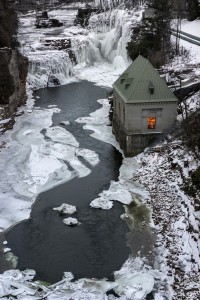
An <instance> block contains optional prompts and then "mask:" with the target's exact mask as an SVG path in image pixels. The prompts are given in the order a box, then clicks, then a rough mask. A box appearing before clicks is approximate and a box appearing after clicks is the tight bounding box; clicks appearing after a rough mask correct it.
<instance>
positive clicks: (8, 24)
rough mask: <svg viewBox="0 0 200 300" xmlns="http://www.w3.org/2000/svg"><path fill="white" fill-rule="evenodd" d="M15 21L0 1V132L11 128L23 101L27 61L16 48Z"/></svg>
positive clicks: (1, 0)
mask: <svg viewBox="0 0 200 300" xmlns="http://www.w3.org/2000/svg"><path fill="white" fill-rule="evenodd" d="M17 22H18V21H17V15H16V13H15V12H14V11H13V10H10V9H8V8H7V6H6V1H4V0H0V133H1V132H3V131H5V130H6V129H9V128H11V127H12V125H13V124H14V116H15V113H16V111H17V108H18V107H19V106H20V105H22V104H24V103H25V101H26V76H27V72H28V60H27V59H26V58H24V57H23V56H22V55H21V54H20V53H19V51H18V50H17V46H18V45H17V42H16V38H15V36H16V30H17Z"/></svg>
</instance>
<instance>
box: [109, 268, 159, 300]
mask: <svg viewBox="0 0 200 300" xmlns="http://www.w3.org/2000/svg"><path fill="white" fill-rule="evenodd" d="M116 282H117V283H118V286H117V287H116V288H115V291H116V293H117V294H118V295H120V296H126V297H127V299H135V300H140V299H141V300H142V299H145V296H146V295H147V294H149V293H150V292H151V291H152V290H153V287H154V277H153V276H152V275H151V274H147V273H140V274H126V275H123V276H121V277H119V278H117V279H116Z"/></svg>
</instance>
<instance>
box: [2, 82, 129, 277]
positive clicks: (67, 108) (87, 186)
mask: <svg viewBox="0 0 200 300" xmlns="http://www.w3.org/2000/svg"><path fill="white" fill-rule="evenodd" d="M34 96H35V97H36V98H37V99H38V97H40V98H39V100H37V101H36V103H35V106H39V107H40V108H42V109H43V108H44V109H45V108H47V107H48V106H49V105H53V104H54V105H55V104H56V105H57V107H58V108H59V109H60V110H61V111H60V113H56V114H54V115H53V124H52V126H61V127H63V128H66V129H67V130H68V131H69V132H70V133H72V134H73V136H74V137H75V138H76V140H77V141H78V142H79V145H80V147H81V148H87V149H89V150H93V151H95V152H96V153H97V154H98V156H99V159H100V163H99V164H97V165H96V166H95V167H93V168H92V172H91V173H90V174H89V175H88V176H85V177H82V178H78V177H77V176H76V177H75V178H73V179H72V180H70V181H68V182H67V183H64V184H62V185H59V186H57V187H55V188H53V189H50V190H48V191H46V192H43V193H41V194H40V195H39V196H38V197H37V199H36V202H35V204H34V205H33V207H32V212H31V218H30V219H29V220H27V221H23V222H21V223H19V224H18V225H16V226H15V227H14V228H13V229H12V230H11V231H9V232H8V233H7V235H6V239H7V241H8V244H9V247H10V248H11V249H12V252H13V253H14V254H15V255H16V256H18V258H19V259H18V266H17V267H18V268H19V269H21V270H23V269H26V268H33V269H34V270H36V272H37V278H38V279H41V280H45V281H48V282H56V281H58V280H60V279H61V278H62V275H63V272H65V271H71V272H72V273H73V274H74V275H75V278H81V277H89V278H92V277H95V278H103V277H107V278H110V279H111V278H112V273H113V271H115V270H118V269H120V267H121V266H122V264H123V263H124V262H125V260H126V259H127V258H128V255H129V254H130V252H131V250H130V248H129V247H127V245H126V234H127V232H128V231H129V230H128V227H127V224H126V222H125V221H123V220H122V219H121V218H120V215H121V214H122V213H123V212H124V209H123V206H122V205H121V204H119V203H118V202H116V203H115V204H114V206H113V208H112V209H111V210H100V209H94V208H91V207H90V205H89V204H90V202H91V201H92V200H93V199H95V198H96V197H97V196H98V194H99V193H100V192H102V191H103V190H106V189H108V188H109V186H110V181H112V180H114V181H116V180H118V176H119V167H120V165H121V161H122V157H121V154H120V153H119V152H118V151H117V150H116V149H115V148H114V147H113V146H112V145H110V144H108V143H104V142H101V141H99V140H96V139H94V138H92V137H90V133H91V132H90V131H88V130H83V124H80V123H77V122H75V120H76V119H77V118H79V117H84V116H87V115H89V113H91V112H93V111H95V110H97V109H98V108H100V105H99V104H98V103H97V101H96V100H97V99H101V98H105V96H106V90H104V89H102V88H99V87H97V86H95V85H93V84H92V83H89V82H86V81H83V82H77V83H72V84H69V85H65V86H59V87H55V88H46V89H41V90H38V91H36V92H35V94H34ZM63 120H68V121H69V123H70V124H69V125H63V126H62V125H60V122H61V121H63ZM44 134H45V130H44ZM47 139H48V138H47ZM82 163H83V164H84V165H85V166H86V167H88V165H87V162H86V161H84V160H82ZM68 167H69V168H70V165H68ZM90 168H91V167H90ZM62 203H68V204H71V205H75V206H76V207H77V213H76V214H74V215H73V217H76V218H77V219H78V221H79V222H80V223H81V224H80V225H78V226H76V227H68V226H66V225H65V224H64V223H63V222H62V220H63V219H64V218H65V216H59V215H58V213H57V212H56V211H53V208H54V207H57V206H60V205H61V204H62Z"/></svg>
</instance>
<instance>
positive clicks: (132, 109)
mask: <svg viewBox="0 0 200 300" xmlns="http://www.w3.org/2000/svg"><path fill="white" fill-rule="evenodd" d="M176 116H177V98H176V97H175V96H174V94H173V93H172V92H171V91H170V89H169V88H168V86H167V85H166V83H165V81H164V79H162V78H161V77H160V75H159V74H158V72H157V71H156V70H155V69H154V67H153V66H152V65H151V63H150V62H149V61H148V60H147V59H145V58H144V57H142V56H141V55H139V56H138V57H137V58H136V60H135V61H134V62H133V63H132V64H131V65H130V66H129V67H128V68H127V70H126V71H125V72H124V73H123V74H122V75H121V76H120V77H119V78H118V79H117V80H116V81H115V83H114V85H113V124H112V125H113V133H114V134H115V136H116V139H117V140H118V141H119V144H120V146H121V148H122V149H123V151H124V154H125V155H126V156H133V155H136V154H138V153H140V152H141V151H143V150H144V148H145V147H147V146H148V144H149V143H150V142H152V141H153V140H155V139H156V138H157V137H158V136H159V135H160V134H162V133H165V132H166V131H167V130H168V129H169V128H171V127H172V126H173V124H174V122H175V120H176Z"/></svg>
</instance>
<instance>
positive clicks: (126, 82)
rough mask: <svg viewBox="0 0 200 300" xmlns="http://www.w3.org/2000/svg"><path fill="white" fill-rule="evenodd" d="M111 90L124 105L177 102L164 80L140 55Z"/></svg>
mask: <svg viewBox="0 0 200 300" xmlns="http://www.w3.org/2000/svg"><path fill="white" fill-rule="evenodd" d="M113 88H114V89H115V90H116V91H117V93H118V94H119V95H120V96H121V97H122V99H123V100H124V101H125V102H126V103H138V102H151V101H152V102H162V101H163V102H166V101H177V98H176V97H175V96H174V94H173V93H172V92H171V91H170V89H169V88H168V86H167V84H166V82H165V81H164V79H162V78H161V77H160V75H159V73H158V72H157V71H156V70H155V69H154V67H153V66H152V65H151V63H150V62H149V61H148V60H147V59H146V58H144V57H142V56H141V55H139V56H138V57H137V58H136V59H135V60H134V61H133V62H132V64H131V65H130V66H129V67H128V68H127V69H126V70H125V71H124V73H123V74H122V75H121V76H120V77H119V78H118V79H117V80H116V81H115V83H114V85H113ZM151 89H153V93H152V94H151V92H150V91H151Z"/></svg>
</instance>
